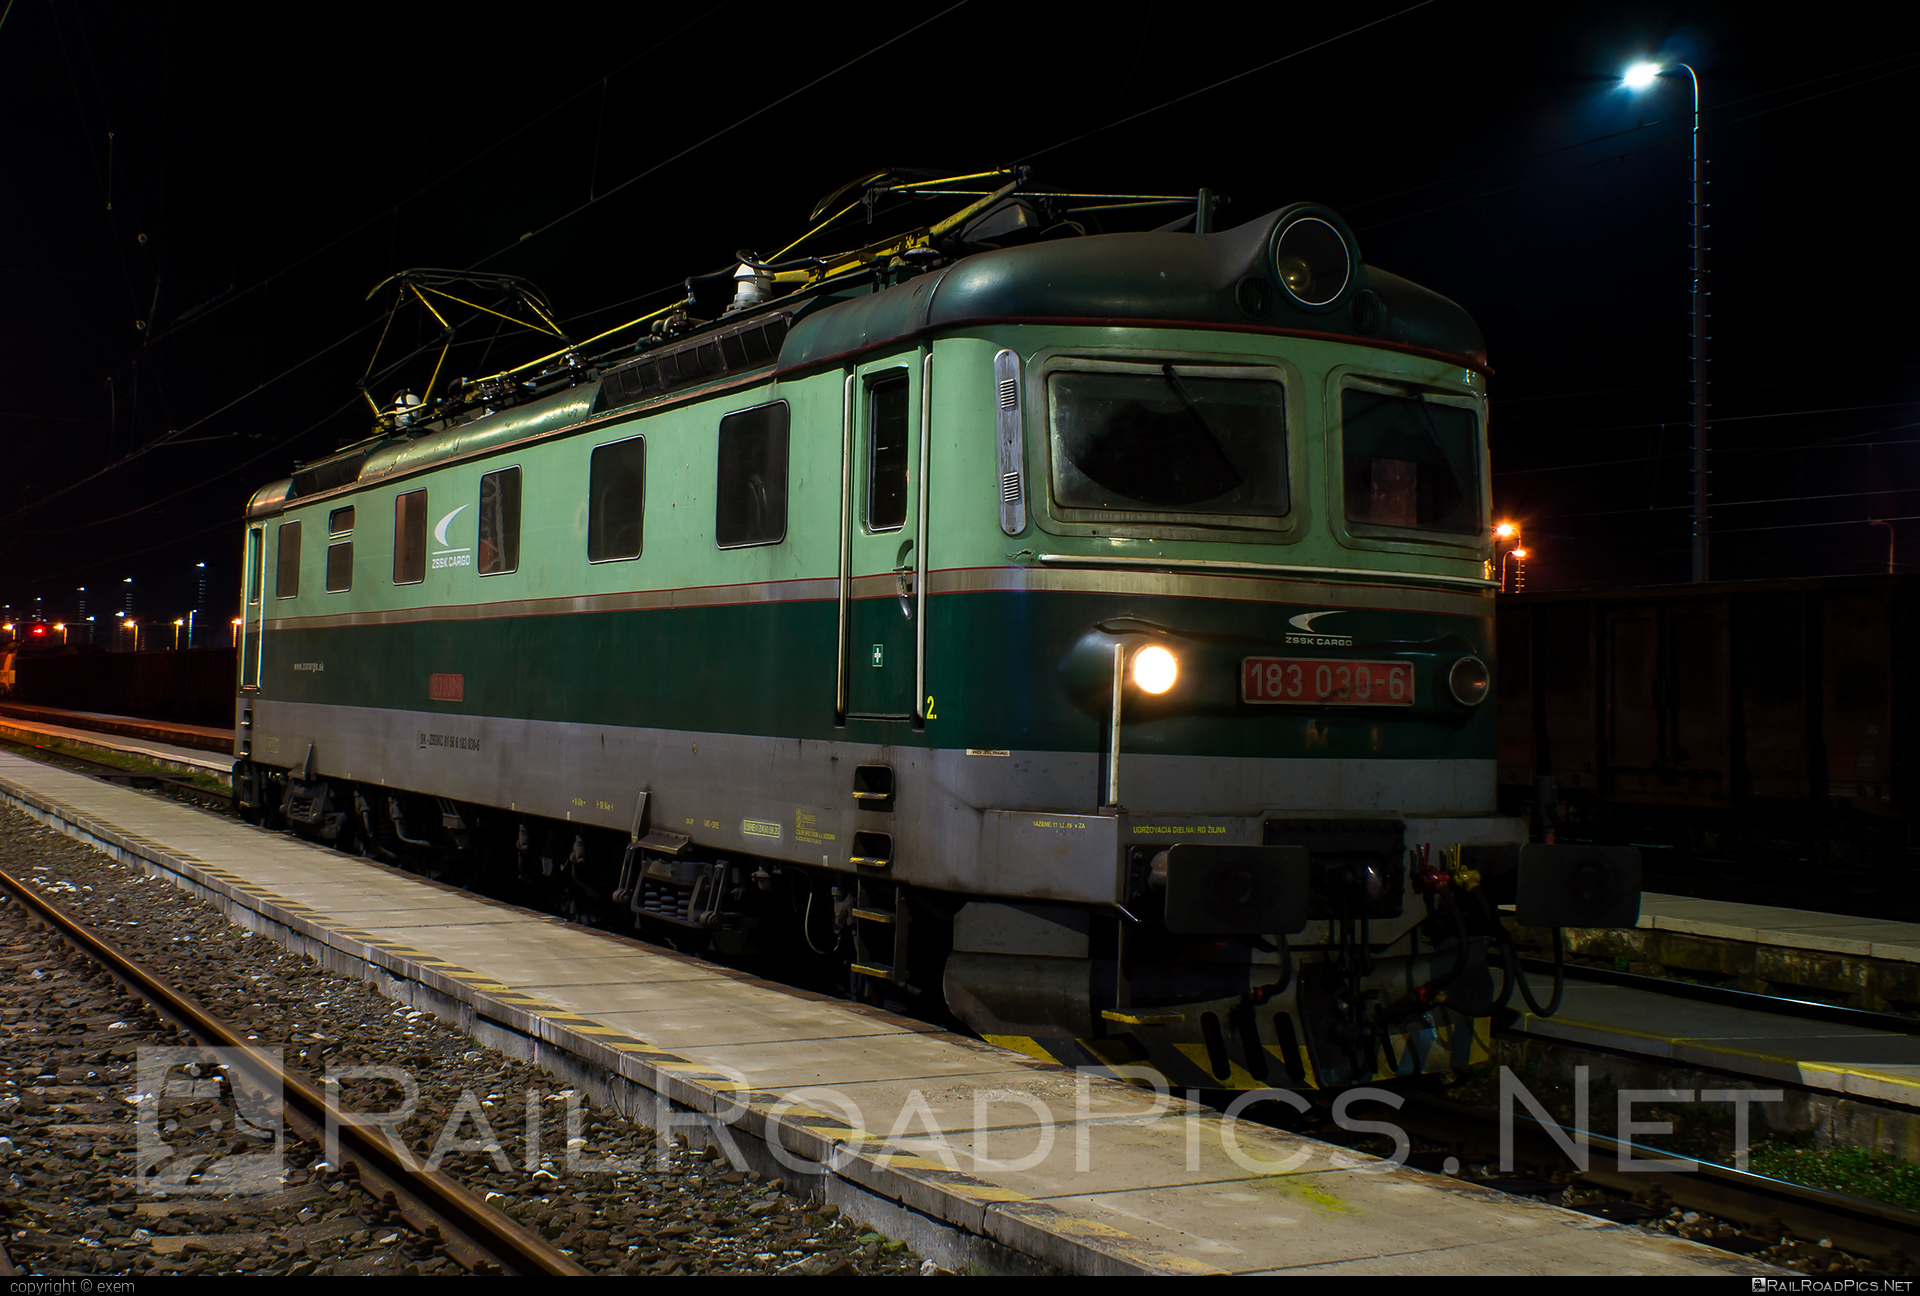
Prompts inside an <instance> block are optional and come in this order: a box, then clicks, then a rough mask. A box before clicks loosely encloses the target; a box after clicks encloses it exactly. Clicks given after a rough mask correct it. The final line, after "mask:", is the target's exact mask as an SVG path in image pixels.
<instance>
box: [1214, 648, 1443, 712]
mask: <svg viewBox="0 0 1920 1296" xmlns="http://www.w3.org/2000/svg"><path fill="white" fill-rule="evenodd" d="M1240 700H1241V701H1243V702H1265V703H1283V704H1284V703H1292V704H1294V705H1306V706H1412V705H1413V667H1412V666H1410V665H1409V664H1407V663H1406V662H1384V661H1330V660H1328V659H1326V658H1324V657H1321V658H1311V657H1247V658H1244V659H1243V660H1242V661H1241V663H1240Z"/></svg>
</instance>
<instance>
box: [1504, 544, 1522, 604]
mask: <svg viewBox="0 0 1920 1296" xmlns="http://www.w3.org/2000/svg"><path fill="white" fill-rule="evenodd" d="M1509 566H1511V567H1512V569H1513V588H1512V589H1508V588H1507V569H1508V567H1509ZM1526 587H1527V551H1526V550H1525V549H1509V550H1507V556H1506V557H1505V558H1503V559H1501V561H1500V589H1501V592H1502V593H1507V594H1518V593H1519V592H1520V591H1521V590H1523V589H1525V588H1526Z"/></svg>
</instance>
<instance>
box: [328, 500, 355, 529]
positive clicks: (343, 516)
mask: <svg viewBox="0 0 1920 1296" xmlns="http://www.w3.org/2000/svg"><path fill="white" fill-rule="evenodd" d="M351 530H353V505H351V504H349V505H347V506H346V507H345V508H337V509H335V510H334V511H333V512H331V513H329V514H327V534H328V535H330V536H338V535H345V534H347V532H349V531H351Z"/></svg>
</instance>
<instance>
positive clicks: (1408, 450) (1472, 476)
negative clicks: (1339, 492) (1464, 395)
mask: <svg viewBox="0 0 1920 1296" xmlns="http://www.w3.org/2000/svg"><path fill="white" fill-rule="evenodd" d="M1340 415H1341V421H1342V433H1341V441H1342V452H1343V458H1344V460H1345V477H1346V501H1347V522H1348V524H1349V525H1358V526H1362V527H1394V528H1397V529H1404V530H1410V531H1447V532H1452V533H1454V534H1457V535H1476V534H1478V533H1479V531H1480V466H1479V448H1480V420H1479V417H1478V416H1477V415H1476V414H1475V412H1474V411H1473V410H1470V409H1463V408H1461V407H1460V406H1458V405H1449V404H1443V403H1441V402H1439V401H1436V400H1430V399H1427V398H1426V397H1425V396H1424V395H1423V394H1419V393H1416V394H1414V395H1411V396H1402V395H1395V394H1389V393H1386V392H1378V391H1368V390H1364V389H1358V388H1351V387H1350V388H1348V389H1347V390H1346V391H1345V392H1344V393H1342V397H1341V403H1340Z"/></svg>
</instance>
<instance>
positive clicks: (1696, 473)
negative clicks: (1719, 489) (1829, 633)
mask: <svg viewBox="0 0 1920 1296" xmlns="http://www.w3.org/2000/svg"><path fill="white" fill-rule="evenodd" d="M1673 66H1674V67H1675V68H1684V69H1685V70H1686V73H1687V76H1688V78H1689V79H1690V80H1691V81H1692V82H1693V579H1694V580H1695V581H1704V580H1706V579H1707V227H1706V225H1705V224H1704V220H1705V217H1706V208H1707V181H1706V176H1705V170H1704V169H1705V166H1706V163H1705V162H1704V160H1703V159H1702V158H1701V156H1700V74H1699V73H1698V72H1696V71H1694V70H1693V67H1692V65H1691V64H1687V63H1675V64H1674V65H1673ZM1665 75H1668V69H1666V68H1663V67H1661V66H1660V65H1659V64H1658V63H1649V62H1644V61H1643V62H1640V63H1635V64H1634V65H1633V66H1631V67H1629V68H1628V69H1627V70H1626V73H1625V75H1624V76H1622V77H1621V83H1622V84H1623V85H1625V86H1626V88H1627V89H1629V90H1633V91H1640V90H1645V89H1647V88H1649V87H1650V86H1652V85H1653V83H1654V80H1655V79H1656V78H1658V77H1661V76H1665Z"/></svg>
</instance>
